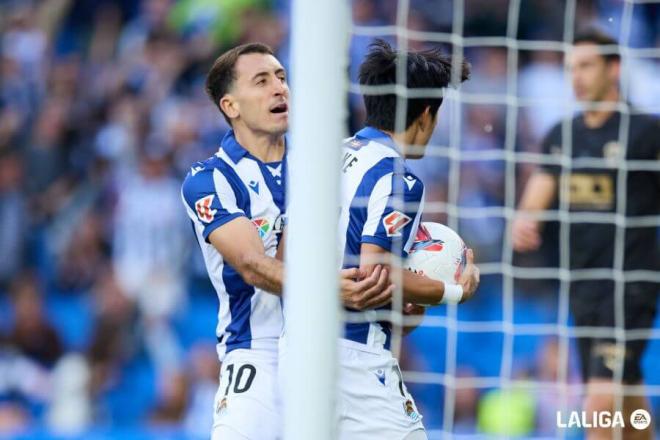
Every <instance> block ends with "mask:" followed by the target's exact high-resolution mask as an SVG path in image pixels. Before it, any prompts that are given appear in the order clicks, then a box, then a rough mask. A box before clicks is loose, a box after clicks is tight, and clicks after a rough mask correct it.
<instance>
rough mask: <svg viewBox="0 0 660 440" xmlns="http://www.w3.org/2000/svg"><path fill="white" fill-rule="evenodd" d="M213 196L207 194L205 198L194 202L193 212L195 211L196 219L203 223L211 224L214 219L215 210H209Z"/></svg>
mask: <svg viewBox="0 0 660 440" xmlns="http://www.w3.org/2000/svg"><path fill="white" fill-rule="evenodd" d="M214 197H215V194H209V195H208V196H206V197H202V198H201V199H199V200H197V201H196V202H195V211H197V217H199V219H200V220H201V221H203V222H204V223H211V222H212V221H213V219H214V218H215V213H216V212H218V210H217V209H211V203H213V198H214Z"/></svg>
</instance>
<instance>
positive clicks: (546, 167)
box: [540, 124, 562, 175]
mask: <svg viewBox="0 0 660 440" xmlns="http://www.w3.org/2000/svg"><path fill="white" fill-rule="evenodd" d="M541 152H542V153H543V154H544V155H545V156H546V158H547V159H551V158H554V159H558V158H559V157H560V156H561V152H562V136H561V124H557V125H555V126H554V127H553V128H552V130H550V131H549V132H548V134H547V135H546V136H545V138H544V139H543V142H542V143H541ZM540 169H541V171H544V172H546V173H549V174H553V175H559V174H560V173H561V165H558V164H550V163H543V164H541V167H540Z"/></svg>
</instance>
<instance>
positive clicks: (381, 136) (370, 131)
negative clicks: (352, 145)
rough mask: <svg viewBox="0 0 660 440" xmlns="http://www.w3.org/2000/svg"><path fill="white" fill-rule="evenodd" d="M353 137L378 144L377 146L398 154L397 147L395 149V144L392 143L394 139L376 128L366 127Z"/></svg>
mask: <svg viewBox="0 0 660 440" xmlns="http://www.w3.org/2000/svg"><path fill="white" fill-rule="evenodd" d="M355 137H356V138H358V139H367V140H370V141H374V142H378V143H379V144H382V145H385V146H386V147H389V148H391V149H393V150H394V151H396V152H397V153H400V152H399V147H397V145H396V143H395V142H394V139H392V136H390V135H389V134H387V133H385V132H384V131H381V130H379V129H377V128H374V127H370V126H368V125H367V126H366V127H364V128H363V129H362V130H360V131H358V132H357V133H355Z"/></svg>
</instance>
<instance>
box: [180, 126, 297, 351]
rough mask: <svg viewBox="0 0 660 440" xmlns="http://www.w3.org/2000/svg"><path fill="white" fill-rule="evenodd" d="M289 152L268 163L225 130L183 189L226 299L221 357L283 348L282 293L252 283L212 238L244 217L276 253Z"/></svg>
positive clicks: (211, 270)
mask: <svg viewBox="0 0 660 440" xmlns="http://www.w3.org/2000/svg"><path fill="white" fill-rule="evenodd" d="M285 185H286V155H285V157H284V160H282V161H281V162H272V163H263V162H261V161H260V160H259V159H257V158H256V157H254V156H253V155H251V154H250V153H249V152H248V151H247V150H245V148H243V147H242V146H241V145H240V144H239V143H238V141H237V140H236V138H235V136H234V133H233V131H230V132H229V133H227V135H225V137H224V138H223V140H222V143H221V147H220V149H219V150H218V152H217V153H216V154H215V155H214V156H212V157H210V158H209V159H207V160H205V161H203V162H197V163H196V164H194V165H193V166H192V168H191V170H190V172H189V173H188V175H187V176H186V178H185V180H184V182H183V186H182V189H181V194H182V197H183V201H184V205H185V207H186V211H187V212H188V216H189V217H190V219H191V221H192V225H193V230H194V233H195V236H196V237H197V241H198V243H199V246H200V247H201V249H202V254H203V256H204V261H205V263H206V268H207V270H208V273H209V277H210V279H211V282H212V283H213V286H214V287H215V290H216V292H217V294H218V300H219V301H220V306H219V311H218V326H217V328H216V335H217V337H218V346H217V349H218V356H219V357H220V360H222V359H223V357H224V355H225V354H226V353H229V352H231V351H232V350H236V349H238V348H251V349H258V350H273V351H276V350H277V343H278V339H279V337H280V334H281V332H282V326H283V324H282V304H281V301H280V298H279V297H277V296H275V295H272V294H270V293H268V292H266V291H263V290H261V289H259V288H256V287H254V286H250V285H248V284H247V283H245V281H243V278H242V277H241V275H240V274H239V273H238V272H237V271H236V270H235V269H234V268H233V267H231V266H230V265H228V264H227V263H226V262H225V261H223V258H222V255H221V254H220V253H219V252H218V251H217V250H216V249H215V247H213V245H211V244H210V243H209V241H208V237H209V234H211V232H213V230H215V229H217V228H219V227H220V226H222V225H224V224H225V223H227V222H229V221H230V220H233V219H235V218H237V217H239V216H244V217H247V218H248V219H250V220H251V221H252V223H253V224H254V226H255V227H256V228H257V231H258V232H259V235H260V237H261V239H262V240H263V243H264V248H265V249H266V254H267V255H269V256H271V257H274V256H275V253H276V252H277V245H278V242H279V239H280V236H281V232H282V229H283V226H284V221H285V218H286V213H285Z"/></svg>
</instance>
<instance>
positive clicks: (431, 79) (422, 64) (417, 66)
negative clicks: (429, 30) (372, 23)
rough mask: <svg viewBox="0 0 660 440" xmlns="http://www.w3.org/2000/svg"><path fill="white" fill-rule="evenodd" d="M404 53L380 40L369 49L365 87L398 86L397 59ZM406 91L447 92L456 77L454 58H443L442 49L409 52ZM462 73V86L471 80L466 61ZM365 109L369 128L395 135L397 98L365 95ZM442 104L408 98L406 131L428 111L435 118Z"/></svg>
mask: <svg viewBox="0 0 660 440" xmlns="http://www.w3.org/2000/svg"><path fill="white" fill-rule="evenodd" d="M400 56H402V54H401V52H398V51H395V50H394V49H392V47H391V46H390V45H389V44H388V43H387V42H385V41H383V40H380V39H378V40H376V41H375V42H374V43H372V44H371V45H370V46H369V52H368V53H367V56H366V57H365V59H364V61H363V62H362V65H361V66H360V74H359V80H360V84H361V85H366V86H383V85H391V86H393V85H395V84H396V83H397V78H396V72H397V58H398V57H400ZM405 56H406V60H407V75H406V76H407V79H406V87H407V88H409V89H415V88H438V89H439V88H445V87H447V86H449V84H450V82H451V79H452V78H451V75H452V63H451V58H450V57H448V56H446V55H443V54H442V53H441V52H440V50H439V49H430V50H425V51H420V52H408V53H407V54H406V55H405ZM460 67H461V69H460V82H463V81H465V80H467V79H468V77H469V76H470V65H469V64H468V63H466V62H465V61H463V62H462V63H461V66H460ZM363 96H364V105H365V107H366V110H367V120H366V124H367V125H370V126H372V127H375V128H378V129H381V130H387V131H394V130H395V120H396V104H397V95H396V94H394V93H387V94H378V95H375V94H368V93H366V92H365V93H363ZM440 104H442V98H441V97H433V98H416V97H415V98H407V106H406V109H407V111H406V129H407V128H409V127H410V126H411V125H412V124H413V122H414V121H415V120H416V119H417V118H419V116H420V115H421V114H422V113H424V110H426V108H427V107H428V108H429V109H430V111H431V114H433V115H435V113H436V112H437V111H438V109H439V108H440Z"/></svg>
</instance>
